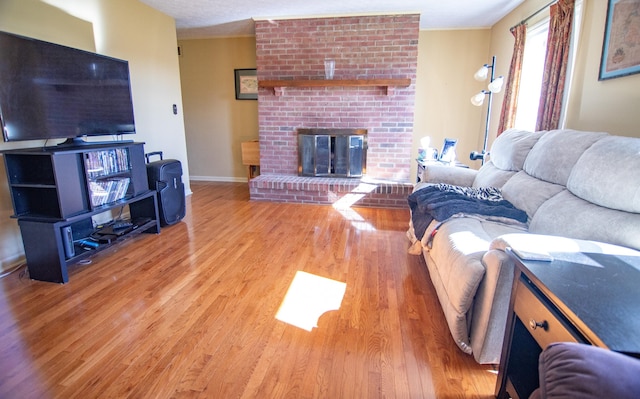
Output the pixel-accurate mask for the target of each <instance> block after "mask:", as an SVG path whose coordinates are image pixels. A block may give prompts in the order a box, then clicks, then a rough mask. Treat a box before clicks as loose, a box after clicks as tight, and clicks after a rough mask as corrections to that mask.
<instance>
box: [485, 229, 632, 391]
mask: <svg viewBox="0 0 640 399" xmlns="http://www.w3.org/2000/svg"><path fill="white" fill-rule="evenodd" d="M551 239H553V238H551ZM507 252H508V253H509V256H510V257H511V258H512V259H513V260H514V261H515V265H516V267H515V278H514V284H513V290H512V294H511V302H510V306H509V316H508V319H507V326H506V330H505V339H504V343H503V347H502V355H501V359H500V368H499V373H498V381H497V384H496V392H495V393H496V397H497V398H509V397H512V398H528V397H529V395H531V393H532V392H533V390H535V389H536V388H537V387H538V378H539V377H538V357H539V355H540V353H541V352H542V350H543V349H545V348H546V347H547V346H548V345H549V344H551V343H553V342H580V343H585V344H590V345H596V346H599V347H603V348H608V349H611V350H615V351H617V352H622V353H625V354H629V355H632V356H636V357H637V356H638V354H640V338H638V337H637V334H635V332H637V331H639V330H640V318H638V311H639V310H640V291H639V290H638V288H637V287H638V286H640V256H638V255H635V256H633V255H629V256H627V255H615V254H603V253H591V252H567V253H562V254H555V253H554V254H553V255H554V260H553V261H551V262H547V261H528V260H523V259H520V258H519V257H518V256H516V255H515V254H514V253H513V252H511V250H510V249H507Z"/></svg>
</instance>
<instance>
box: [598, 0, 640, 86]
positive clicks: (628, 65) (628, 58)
mask: <svg viewBox="0 0 640 399" xmlns="http://www.w3.org/2000/svg"><path fill="white" fill-rule="evenodd" d="M608 3H609V6H608V8H607V20H606V23H605V29H604V43H603V44H602V59H601V61H600V76H599V77H598V80H605V79H611V78H617V77H620V76H626V75H631V74H634V73H639V72H640V35H638V34H637V32H638V26H639V25H640V13H639V12H638V11H639V10H640V0H625V1H621V0H608Z"/></svg>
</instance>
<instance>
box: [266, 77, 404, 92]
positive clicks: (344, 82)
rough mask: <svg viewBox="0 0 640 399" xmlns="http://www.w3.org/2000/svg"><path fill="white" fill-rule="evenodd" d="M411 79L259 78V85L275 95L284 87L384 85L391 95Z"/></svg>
mask: <svg viewBox="0 0 640 399" xmlns="http://www.w3.org/2000/svg"><path fill="white" fill-rule="evenodd" d="M409 85H411V79H408V78H406V79H332V80H321V79H316V80H311V79H292V80H260V81H258V86H259V87H266V88H272V89H273V91H274V94H275V95H276V96H280V95H282V93H283V91H284V88H285V87H384V88H385V89H386V91H387V95H392V94H393V91H394V89H395V88H396V87H408V86H409Z"/></svg>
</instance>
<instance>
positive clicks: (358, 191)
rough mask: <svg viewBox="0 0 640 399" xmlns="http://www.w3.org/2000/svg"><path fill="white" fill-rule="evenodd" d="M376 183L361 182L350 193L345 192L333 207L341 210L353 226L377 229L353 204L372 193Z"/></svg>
mask: <svg viewBox="0 0 640 399" xmlns="http://www.w3.org/2000/svg"><path fill="white" fill-rule="evenodd" d="M376 187H377V186H376V185H374V184H367V183H360V184H359V185H358V187H356V188H354V189H353V190H352V191H351V192H350V193H349V194H345V195H344V196H343V197H342V198H340V199H339V200H337V201H335V202H334V203H333V205H332V206H333V208H334V209H335V210H337V211H338V212H340V213H341V214H342V216H343V217H344V218H345V219H346V220H349V221H351V224H352V225H353V227H355V228H356V229H358V230H363V231H375V230H376V228H375V227H373V226H372V225H371V223H369V222H367V221H365V220H364V218H363V217H362V216H360V214H359V213H358V212H356V211H355V210H353V208H351V206H352V205H353V204H355V203H356V202H358V201H359V200H361V199H362V198H364V196H365V195H366V194H367V193H370V192H372V191H374V190H375V189H376Z"/></svg>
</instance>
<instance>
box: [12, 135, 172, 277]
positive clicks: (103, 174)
mask: <svg viewBox="0 0 640 399" xmlns="http://www.w3.org/2000/svg"><path fill="white" fill-rule="evenodd" d="M3 157H4V161H5V167H6V172H7V180H8V182H9V191H10V194H11V200H12V203H13V209H14V215H13V216H12V217H13V218H15V219H17V220H18V225H19V227H20V233H21V235H22V242H23V244H24V250H25V255H26V258H27V266H28V268H29V276H30V277H31V278H32V279H34V280H41V281H50V282H56V283H66V282H68V281H69V275H68V272H67V267H68V266H70V265H72V264H75V263H78V262H79V261H81V260H83V259H86V258H88V257H90V256H91V255H92V254H94V253H96V252H99V251H101V250H103V249H106V248H109V247H110V246H112V245H114V244H116V243H118V242H121V241H123V240H124V239H126V238H128V237H132V236H134V235H137V234H139V233H143V232H147V233H156V234H157V233H160V218H159V213H158V203H157V198H156V193H155V191H152V190H150V189H149V183H148V180H147V169H146V163H145V159H144V147H143V143H133V142H131V143H127V142H113V143H105V144H103V143H101V144H87V145H85V146H79V147H44V148H42V147H41V148H26V149H18V150H8V151H4V152H3ZM110 182H115V183H114V184H110ZM124 182H126V184H120V183H124ZM104 195H106V196H107V197H106V199H105V200H104V201H102V200H97V199H96V198H98V197H99V196H104ZM124 206H128V207H129V213H130V217H131V220H132V222H134V225H135V228H134V230H132V231H130V232H127V233H126V234H122V235H118V236H117V237H113V239H112V240H109V241H108V242H100V243H99V244H98V245H97V246H96V247H95V248H87V247H83V246H82V245H81V243H80V242H81V241H82V240H84V239H88V238H89V237H90V236H91V234H92V233H93V232H94V231H95V226H94V223H93V219H92V218H93V217H94V216H96V215H99V214H101V213H103V212H106V211H110V210H112V209H122V207H124ZM65 232H69V233H70V234H72V237H68V236H67V235H66V234H65ZM71 248H73V250H71Z"/></svg>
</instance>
